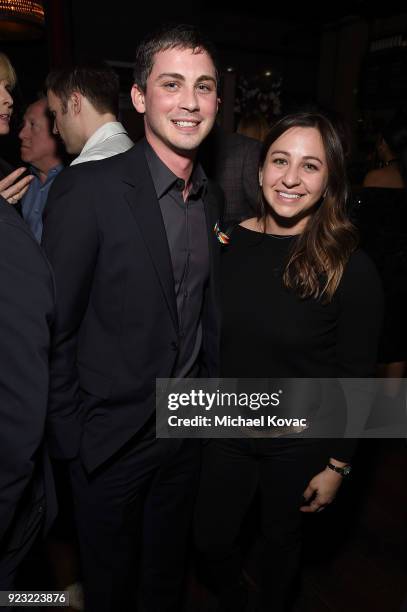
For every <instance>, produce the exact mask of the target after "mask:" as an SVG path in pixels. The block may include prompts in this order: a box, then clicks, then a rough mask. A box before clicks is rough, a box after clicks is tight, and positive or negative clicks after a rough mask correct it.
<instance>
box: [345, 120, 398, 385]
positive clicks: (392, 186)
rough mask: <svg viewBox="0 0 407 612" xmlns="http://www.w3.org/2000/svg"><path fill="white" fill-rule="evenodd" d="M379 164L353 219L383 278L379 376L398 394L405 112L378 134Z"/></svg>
mask: <svg viewBox="0 0 407 612" xmlns="http://www.w3.org/2000/svg"><path fill="white" fill-rule="evenodd" d="M376 150H377V155H378V157H379V160H380V167H379V168H376V169H374V170H371V171H370V172H368V173H367V175H366V176H365V178H364V181H363V187H364V188H363V189H362V190H361V191H359V192H358V193H357V194H356V198H354V200H355V207H354V220H355V223H356V224H357V225H358V227H359V229H360V233H361V242H362V245H363V248H364V249H365V250H366V251H367V252H368V253H369V255H370V256H371V257H372V259H373V260H374V261H375V263H376V265H377V268H378V271H379V273H380V276H381V278H382V281H383V286H384V292H385V296H386V308H385V318H384V327H383V333H382V337H381V341H380V345H379V368H378V375H379V376H381V377H383V378H389V379H393V380H389V381H387V384H386V389H387V390H388V392H389V393H388V394H389V395H390V396H395V395H397V392H398V390H399V388H400V384H399V381H398V380H395V379H397V378H402V377H403V376H404V375H405V373H406V366H407V324H406V314H405V313H406V311H407V283H406V275H407V116H406V115H405V114H401V113H400V114H396V115H395V116H394V117H393V118H392V119H391V120H390V121H389V122H388V123H387V125H386V126H385V127H384V129H383V131H382V135H381V136H380V137H379V139H378V142H377V146H376Z"/></svg>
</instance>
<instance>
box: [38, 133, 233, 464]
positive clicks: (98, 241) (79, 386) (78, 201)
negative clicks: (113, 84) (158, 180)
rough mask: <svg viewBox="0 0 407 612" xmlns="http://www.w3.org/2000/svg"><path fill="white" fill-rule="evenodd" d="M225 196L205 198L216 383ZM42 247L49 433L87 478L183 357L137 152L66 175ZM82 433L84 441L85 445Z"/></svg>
mask: <svg viewBox="0 0 407 612" xmlns="http://www.w3.org/2000/svg"><path fill="white" fill-rule="evenodd" d="M221 201H222V194H221V191H220V189H219V188H218V187H217V186H216V185H213V184H211V182H209V184H208V190H207V194H206V196H205V197H204V203H205V209H206V215H207V226H208V242H209V249H210V261H211V264H210V279H209V282H208V286H207V289H206V292H205V296H204V304H203V312H202V327H203V347H202V361H203V363H204V365H205V371H206V373H207V374H208V375H209V376H216V375H217V372H218V341H219V321H218V319H219V316H218V288H217V262H216V260H217V257H218V253H219V248H220V246H219V243H218V241H217V240H216V237H215V233H214V232H213V229H212V228H213V226H214V225H215V223H216V221H217V220H218V217H219V212H218V207H219V203H220V202H221ZM43 245H44V247H45V250H46V253H47V255H48V258H49V260H50V262H51V265H52V267H53V269H54V274H55V282H56V291H57V317H56V326H55V327H56V329H55V339H54V347H53V356H52V360H51V390H50V409H49V433H50V439H51V440H52V452H53V454H54V455H55V456H56V457H59V458H66V459H67V458H73V457H75V456H76V455H77V454H78V450H79V447H81V458H82V460H83V462H84V465H85V467H86V469H87V470H88V471H92V470H93V469H95V468H96V467H98V466H99V465H100V464H101V463H103V462H104V461H105V460H106V459H108V458H109V457H111V456H112V455H113V454H114V453H115V452H116V451H117V450H118V449H120V448H121V447H122V446H123V445H124V444H125V443H126V442H127V441H128V440H129V439H130V438H131V437H132V436H134V434H135V433H136V432H137V431H139V430H140V428H141V427H142V426H143V425H144V424H145V423H146V422H147V420H148V419H149V417H150V416H151V415H152V414H153V412H154V409H155V379H156V378H157V377H164V378H165V377H170V376H171V373H172V371H173V367H174V364H175V361H176V358H177V354H178V347H179V335H178V321H177V306H176V297H175V293H174V279H173V271H172V264H171V257H170V252H169V248H168V242H167V237H166V232H165V227H164V223H163V219H162V215H161V210H160V206H159V202H158V200H157V196H156V193H155V190H154V185H153V182H152V178H151V175H150V172H149V169H148V165H147V162H146V159H145V154H144V151H143V141H140V142H139V143H137V144H136V145H135V146H134V147H133V148H132V149H130V150H129V151H126V152H125V153H122V154H120V155H116V156H114V157H110V158H108V159H104V160H100V161H95V162H88V163H86V164H80V165H76V166H72V167H70V168H68V169H67V170H64V171H63V172H62V173H61V174H60V175H59V176H58V177H57V178H56V180H55V181H54V184H53V186H52V188H51V191H50V194H49V197H48V202H47V207H46V211H45V223H44V236H43ZM81 430H82V431H83V437H82V443H80V442H81V441H80V437H81Z"/></svg>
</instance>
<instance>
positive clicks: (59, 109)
mask: <svg viewBox="0 0 407 612" xmlns="http://www.w3.org/2000/svg"><path fill="white" fill-rule="evenodd" d="M47 98H48V107H49V112H50V113H51V116H52V117H53V120H54V125H53V129H52V131H53V133H54V134H59V136H60V137H61V140H62V141H63V143H64V145H65V149H66V150H67V152H68V153H71V154H75V153H80V152H81V151H82V149H83V145H84V142H83V138H81V137H80V135H79V134H78V133H77V132H78V129H79V126H78V125H77V121H76V120H75V114H74V113H73V110H72V103H71V100H68V104H67V108H66V109H64V108H63V106H62V102H61V99H60V98H58V96H56V95H55V94H54V93H53V92H52V91H51V90H48V92H47ZM85 140H86V139H85Z"/></svg>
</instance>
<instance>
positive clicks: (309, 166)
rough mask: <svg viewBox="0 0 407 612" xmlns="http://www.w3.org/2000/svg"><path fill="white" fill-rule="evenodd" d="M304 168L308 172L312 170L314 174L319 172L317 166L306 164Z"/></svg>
mask: <svg viewBox="0 0 407 612" xmlns="http://www.w3.org/2000/svg"><path fill="white" fill-rule="evenodd" d="M304 167H305V169H306V170H311V171H312V172H315V170H318V167H317V166H316V165H315V164H305V165H304Z"/></svg>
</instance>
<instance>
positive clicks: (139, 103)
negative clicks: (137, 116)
mask: <svg viewBox="0 0 407 612" xmlns="http://www.w3.org/2000/svg"><path fill="white" fill-rule="evenodd" d="M130 95H131V101H132V102H133V106H134V108H135V109H136V111H137V112H138V113H145V112H146V105H145V103H144V91H143V90H142V89H140V87H139V86H138V85H137V84H136V83H134V85H133V87H132V88H131V92H130Z"/></svg>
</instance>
